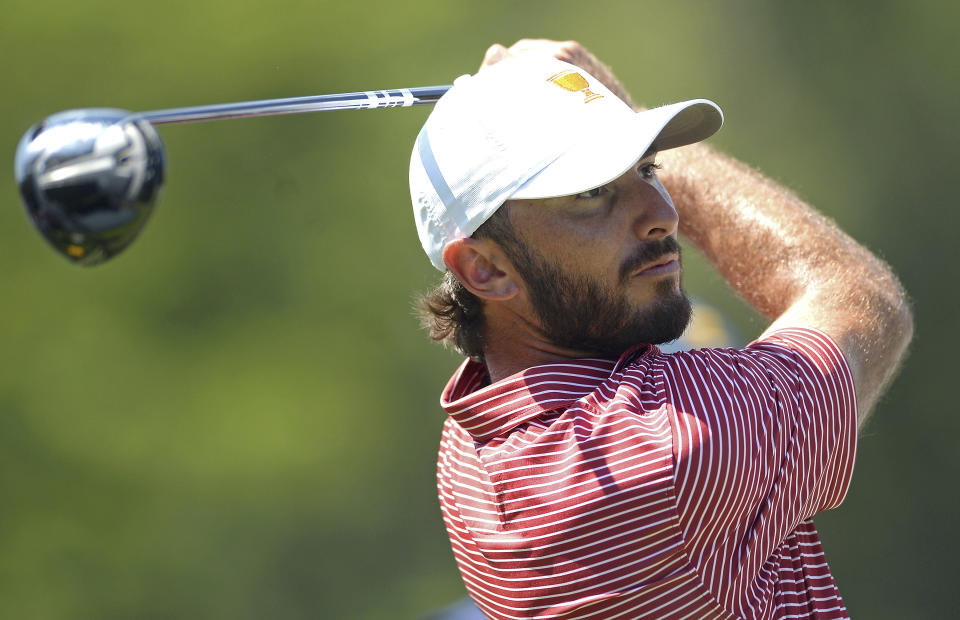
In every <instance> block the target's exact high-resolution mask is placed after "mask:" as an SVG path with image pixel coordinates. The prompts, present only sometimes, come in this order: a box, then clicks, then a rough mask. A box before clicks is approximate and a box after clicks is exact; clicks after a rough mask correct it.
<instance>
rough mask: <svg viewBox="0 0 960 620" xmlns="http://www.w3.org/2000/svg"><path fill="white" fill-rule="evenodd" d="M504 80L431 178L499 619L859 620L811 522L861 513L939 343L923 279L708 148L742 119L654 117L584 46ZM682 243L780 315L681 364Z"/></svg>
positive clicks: (425, 192)
mask: <svg viewBox="0 0 960 620" xmlns="http://www.w3.org/2000/svg"><path fill="white" fill-rule="evenodd" d="M483 65H484V66H483V67H481V69H480V71H478V72H477V74H476V75H473V76H465V77H462V78H460V79H458V80H457V81H456V82H455V85H454V87H453V88H452V89H451V90H450V91H449V92H448V93H447V94H446V95H445V96H444V97H443V98H442V99H441V100H440V101H439V102H438V104H437V105H436V107H435V109H434V110H433V112H432V113H431V115H430V117H429V118H428V120H427V121H426V123H425V124H424V127H423V129H422V130H421V132H420V134H419V135H418V137H417V140H416V143H415V145H414V148H413V157H412V161H411V166H410V187H411V194H412V199H413V208H414V214H415V219H416V223H417V229H418V232H419V236H420V241H421V243H422V245H423V248H424V250H425V251H426V253H427V256H428V257H429V259H430V261H431V262H432V263H433V265H434V266H435V267H436V268H437V269H439V270H441V271H443V279H442V281H441V283H440V285H439V286H438V287H437V288H436V289H435V290H434V291H432V292H430V293H429V294H427V295H426V296H425V297H424V300H423V307H424V308H425V316H426V321H427V323H428V325H429V328H430V333H431V336H432V337H433V338H434V339H435V340H438V341H444V342H447V343H450V344H451V345H453V346H455V347H456V348H457V349H458V350H459V351H461V352H462V353H463V354H464V355H465V356H466V357H467V359H466V360H465V361H464V363H463V365H462V366H460V367H459V369H457V371H456V372H455V373H454V374H453V376H452V378H451V379H450V381H449V383H447V385H446V388H445V389H444V390H443V393H442V396H441V404H442V406H443V408H444V409H445V410H446V412H447V413H448V414H449V416H448V418H447V420H446V423H445V425H444V429H443V436H442V442H441V446H440V456H439V463H438V482H439V485H438V488H439V495H440V503H441V508H442V511H443V517H444V521H445V524H446V528H447V532H448V534H449V537H450V543H451V545H452V548H453V553H454V556H455V558H456V561H457V564H458V566H459V568H460V572H461V575H462V577H463V581H464V583H465V584H466V587H467V590H468V591H469V593H470V596H471V598H472V599H473V601H474V602H475V603H476V605H477V606H478V607H479V608H480V610H482V612H483V613H484V614H485V615H486V616H488V617H490V618H504V619H506V618H585V619H586V618H589V619H592V620H596V619H602V618H624V619H630V618H808V617H809V618H845V617H847V611H846V609H845V607H844V603H843V600H842V598H841V596H840V593H839V592H838V590H837V587H836V585H835V583H834V580H833V577H832V576H831V573H830V569H829V567H828V565H827V562H826V559H825V557H824V553H823V549H822V548H821V545H820V539H819V536H818V534H817V530H816V528H815V527H814V524H813V522H812V521H811V518H812V517H813V516H814V515H815V514H817V513H818V512H820V511H821V510H826V509H829V508H832V507H835V506H838V505H839V504H840V503H841V502H842V501H843V498H844V495H845V494H846V492H847V488H848V486H849V484H850V478H851V474H852V472H853V465H854V454H855V451H856V443H857V428H858V425H862V424H863V423H864V420H866V418H867V416H868V415H869V413H870V411H871V410H872V409H873V407H874V405H875V404H876V402H877V399H878V398H879V397H880V395H881V393H882V391H883V389H884V388H885V386H886V385H887V384H888V383H889V381H890V380H891V378H892V377H893V375H894V374H895V371H896V370H897V367H898V364H899V361H900V359H901V357H902V356H903V355H904V351H905V349H906V347H907V344H908V342H909V340H910V338H911V334H912V318H911V313H910V310H909V306H908V302H907V300H906V298H905V295H904V293H903V291H902V290H901V287H900V285H899V284H898V282H897V279H896V277H895V276H894V275H893V274H892V273H891V272H890V269H889V268H888V267H887V266H886V265H885V264H884V263H883V262H882V261H881V260H879V259H878V258H877V257H875V256H873V255H872V254H871V253H870V252H869V251H867V250H866V249H865V248H864V247H862V246H860V245H859V244H857V242H855V241H854V240H853V239H851V238H850V237H848V236H847V235H846V234H844V233H843V232H842V231H841V230H839V229H838V228H837V227H836V226H835V225H834V224H833V223H832V222H830V221H829V220H827V219H826V218H824V217H823V216H822V215H820V214H819V213H817V212H816V211H815V210H814V209H812V208H811V207H810V206H808V205H806V204H805V203H804V202H802V201H801V200H800V199H799V198H797V197H796V196H795V195H794V194H792V193H790V192H789V191H788V190H786V189H784V188H782V187H780V186H779V185H777V184H776V183H774V182H773V181H771V180H769V179H767V178H764V177H763V176H761V175H760V174H758V173H757V172H755V171H753V170H751V169H750V168H749V167H747V166H745V165H743V164H741V163H739V162H737V161H735V160H733V159H731V158H729V157H727V156H725V155H722V154H720V153H718V152H716V151H714V150H712V149H710V148H709V147H706V146H703V145H700V144H696V143H698V142H700V141H701V140H704V139H706V138H708V137H709V136H710V135H712V134H713V133H714V132H716V131H717V130H718V129H719V128H720V126H721V124H722V122H723V116H722V113H721V111H720V109H719V108H718V107H717V106H716V105H715V104H714V103H712V102H710V101H707V100H703V99H698V100H693V101H685V102H681V103H675V104H672V105H668V106H664V107H659V108H653V109H649V110H642V111H638V110H635V109H634V108H633V107H631V105H630V103H629V102H630V98H629V96H628V95H627V94H626V93H625V92H624V91H623V90H622V88H621V87H620V86H619V84H618V82H617V80H616V78H615V77H614V76H613V75H612V74H611V73H610V71H609V70H608V69H607V68H606V67H605V66H603V65H602V64H601V63H599V62H598V61H597V59H596V58H594V57H593V56H592V55H590V54H589V53H588V52H587V51H586V50H585V49H584V48H583V47H582V46H580V45H579V44H577V43H574V42H566V43H559V42H553V41H543V40H523V41H520V42H518V43H517V44H515V45H514V46H513V47H511V48H509V49H506V48H504V47H502V46H499V45H495V46H493V47H491V48H490V50H488V52H487V55H486V58H485V59H484V63H483ZM785 122H789V120H788V119H785ZM783 146H784V148H789V145H783ZM678 233H683V234H684V235H685V237H686V238H687V239H689V241H690V242H691V243H692V244H693V245H695V246H696V247H697V248H698V249H699V251H700V252H702V253H703V254H704V255H705V256H706V257H707V259H709V260H710V262H711V263H712V264H713V265H714V266H715V267H716V269H717V271H718V272H719V273H720V274H721V275H722V276H723V278H724V279H726V281H727V282H729V284H730V285H731V286H732V287H733V288H734V289H735V290H736V291H737V292H738V293H739V294H740V295H742V296H743V297H744V299H746V300H747V301H748V302H749V303H750V304H751V305H752V306H753V307H754V308H756V309H757V311H759V312H760V313H761V314H763V315H764V316H766V317H768V318H769V319H770V321H771V324H770V326H769V327H768V328H767V329H766V331H764V332H763V334H762V335H761V336H760V337H759V338H758V339H757V340H755V341H754V342H752V343H750V344H749V345H747V346H746V347H745V348H743V349H700V350H694V351H689V352H681V353H674V354H664V353H662V352H660V350H659V349H658V348H657V346H656V345H657V344H659V343H665V342H669V341H671V340H674V339H676V338H678V337H679V336H680V335H681V333H682V332H683V330H684V328H685V326H686V325H687V322H688V320H689V318H690V303H689V301H688V300H687V297H686V295H685V294H684V290H683V288H682V286H681V275H682V267H681V266H682V262H681V248H680V245H679V243H678V241H677V237H678Z"/></svg>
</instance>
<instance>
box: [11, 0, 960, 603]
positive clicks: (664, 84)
mask: <svg viewBox="0 0 960 620" xmlns="http://www.w3.org/2000/svg"><path fill="white" fill-rule="evenodd" d="M958 7H960V5H957V4H956V3H947V2H936V3H934V2H911V3H907V2H889V1H884V0H877V1H873V2H851V3H842V4H841V3H834V2H803V3H800V2H791V3H786V2H782V3H776V2H715V3H699V2H687V1H678V2H672V3H662V2H661V3H651V2H641V1H636V0H634V1H631V2H594V3H586V2H582V1H580V2H510V3H498V2H483V3H481V2H471V3H467V2H452V1H446V2H442V1H439V0H434V1H422V2H412V3H378V2H364V3H360V2H342V3H341V2H337V3H330V2H267V1H265V0H238V1H234V2H223V1H218V0H192V1H190V2H187V1H184V0H178V1H171V2H163V3H155V2H149V3H148V2H136V1H135V2H119V1H116V0H87V1H86V2H56V1H54V2H39V1H36V0H32V1H29V2H28V1H27V0H4V3H3V11H2V14H0V66H2V69H3V72H2V77H3V85H4V87H3V93H4V96H3V98H2V101H0V110H2V114H0V119H2V121H0V143H2V144H4V145H6V149H7V151H6V152H7V154H8V157H9V170H11V172H10V173H9V174H8V175H6V176H5V177H3V178H2V180H0V182H2V188H0V189H2V196H3V203H4V207H3V209H0V266H2V268H0V291H2V300H3V301H2V304H0V330H2V331H0V334H2V338H0V370H2V372H0V617H4V618H31V619H32V618H38V619H45V618H54V619H58V618H80V619H87V618H90V619H94V618H144V619H146V618H284V619H287V618H289V619H297V618H360V619H380V618H384V619H387V618H417V617H419V616H421V615H422V614H424V613H425V612H427V611H429V610H431V609H433V608H436V607H439V606H442V605H444V604H446V603H449V602H451V601H453V600H455V599H457V598H459V597H460V596H462V595H463V588H462V585H461V582H460V578H459V575H458V573H457V571H456V568H455V565H454V562H453V558H452V554H451V553H450V551H449V548H448V543H447V540H446V536H445V533H444V530H443V526H442V522H441V518H440V514H439V509H438V506H437V500H436V497H435V490H434V464H435V454H436V446H437V443H438V440H439V432H440V426H441V423H442V421H443V413H442V411H441V410H440V409H439V407H438V405H437V401H438V396H439V391H440V389H441V387H442V386H443V384H444V382H445V381H446V379H447V377H448V376H449V373H450V372H451V371H452V369H453V368H454V366H455V365H456V363H457V362H458V360H457V358H456V356H454V355H453V354H452V353H449V352H446V351H444V350H442V349H440V348H439V347H436V346H434V345H432V344H430V343H429V342H428V341H427V340H426V338H425V336H424V334H423V333H422V332H421V331H420V330H419V328H418V326H417V322H416V320H415V319H414V317H413V314H412V311H411V305H412V299H413V295H414V293H415V292H417V291H422V290H424V289H426V288H427V287H428V286H429V285H430V284H431V283H432V282H433V281H434V279H435V278H436V272H434V271H433V270H432V268H431V267H430V265H429V263H428V262H427V260H426V258H425V257H424V256H423V255H422V252H421V250H420V248H419V245H418V244H417V241H416V234H415V230H414V226H413V223H412V218H411V214H410V206H409V198H408V193H407V164H408V158H409V153H410V148H411V146H412V143H413V139H414V137H415V136H416V132H417V131H418V129H419V126H420V124H421V123H422V122H423V120H424V118H425V117H426V114H427V113H428V110H427V109H424V108H417V109H412V110H385V111H377V112H338V113H329V114H320V115H303V116H287V117H278V118H265V119H248V120H238V121H231V122H224V123H211V124H198V125H174V126H168V127H164V128H162V130H161V135H162V136H163V139H164V141H165V143H166V148H167V156H168V177H167V178H168V180H167V185H166V188H165V191H164V193H163V194H162V196H161V200H160V203H159V206H158V208H157V210H156V212H155V214H154V216H153V219H152V221H151V222H150V225H149V226H148V228H147V229H146V231H145V233H144V234H143V235H142V237H141V238H140V240H139V241H138V242H137V243H136V244H135V245H134V246H133V247H132V248H131V249H130V250H129V251H128V252H127V253H126V254H124V255H122V256H121V257H119V258H118V259H116V260H115V261H114V262H111V263H108V264H105V265H103V266H100V267H97V268H93V269H89V270H84V269H81V268H76V267H72V266H70V265H68V264H67V263H66V262H65V261H64V260H63V259H62V258H60V257H59V256H58V255H56V254H54V253H53V251H52V250H50V249H49V248H48V247H47V246H46V245H45V243H44V242H43V241H42V240H41V239H40V237H39V236H38V235H36V234H34V232H33V230H32V229H31V226H30V225H29V223H28V221H27V219H26V217H25V216H24V213H23V210H22V209H21V206H20V201H19V196H18V194H17V191H16V188H15V187H14V183H13V179H12V161H13V153H14V149H15V146H16V143H17V141H18V140H19V138H20V136H21V134H22V133H23V132H24V131H25V130H26V129H27V127H29V126H30V125H31V124H32V123H33V122H35V121H37V120H39V119H41V118H43V117H44V116H46V115H48V114H51V113H53V112H55V111H58V110H62V109H67V108H77V107H86V106H113V107H121V108H126V109H130V110H149V109H156V108H164V107H174V106H181V105H193V104H203V103H216V102H224V101H235V100H244V99H256V98H266V97H283V96H294V95H307V94H316V93H326V92H341V91H353V90H366V89H377V88H396V87H407V86H427V85H434V84H446V83H449V82H450V81H451V80H452V79H453V78H454V77H456V76H457V75H460V74H463V73H469V72H472V71H474V70H475V67H476V66H477V64H478V63H479V61H480V58H481V56H482V54H483V51H484V50H485V49H486V47H487V46H488V45H489V44H490V43H493V42H502V43H505V44H510V43H512V42H513V41H514V40H516V39H517V38H520V37H523V36H536V37H550V38H561V39H567V38H574V39H578V40H580V41H582V42H583V43H584V44H585V45H586V46H587V47H588V48H590V49H591V50H592V51H594V52H595V53H596V54H597V55H598V56H599V57H601V58H602V59H603V60H605V61H606V62H607V63H609V64H610V65H611V66H612V67H613V68H614V69H615V71H616V72H617V73H618V75H619V76H620V78H621V79H622V81H623V82H624V83H625V84H626V85H627V87H628V88H629V90H630V91H631V92H632V93H633V95H634V98H635V99H636V100H637V101H638V102H643V103H646V104H648V105H654V104H660V103H666V102H670V101H674V100H679V99H682V98H690V97H710V98H712V99H714V100H716V101H717V102H719V103H720V104H721V106H722V107H723V108H724V111H725V113H726V118H727V125H726V127H725V128H724V130H723V131H722V132H720V134H718V135H717V137H716V138H715V139H713V144H714V145H715V146H717V147H718V148H721V149H723V150H726V151H728V152H730V153H732V154H734V155H736V156H738V157H740V158H741V159H743V160H745V161H746V162H748V163H750V164H752V165H754V166H756V167H758V168H760V169H761V170H763V171H764V172H765V173H767V174H769V175H770V176H772V177H774V178H776V179H778V180H781V181H783V182H784V183H786V184H788V185H789V186H790V187H792V188H794V189H795V190H796V191H797V192H798V193H799V194H800V195H801V196H803V197H804V198H806V199H808V200H809V201H810V202H812V203H813V204H815V205H817V206H818V207H819V208H820V209H821V210H822V211H824V212H825V213H827V214H828V215H829V216H831V217H833V218H835V219H836V220H837V221H838V222H839V223H840V225H841V226H843V227H844V228H845V229H846V230H848V231H849V232H850V233H851V234H852V235H853V236H854V237H856V238H857V239H859V240H860V241H862V242H863V243H865V244H866V245H868V246H869V247H871V248H872V249H874V250H875V251H876V252H878V253H879V254H880V255H881V256H882V257H884V258H885V259H886V260H888V261H889V262H890V263H891V264H892V265H893V266H894V268H895V270H896V271H897V273H898V274H899V275H900V276H901V278H902V279H903V281H904V283H905V285H906V287H907V289H908V290H909V292H910V293H911V295H912V296H913V298H914V300H915V305H916V317H917V324H918V337H917V340H916V343H915V346H914V347H913V352H912V356H911V357H910V359H909V360H908V362H907V364H906V366H905V367H904V370H903V373H902V375H901V376H900V378H899V380H898V381H897V383H896V384H895V386H894V388H893V389H892V390H891V392H890V394H889V397H888V398H886V400H885V401H884V402H883V403H882V404H881V406H880V407H879V410H878V411H877V413H876V415H875V418H874V421H873V422H872V423H871V424H870V426H869V427H868V428H867V430H866V431H865V432H864V433H863V437H862V440H861V443H860V454H859V461H858V465H857V472H856V475H855V477H854V482H853V487H852V489H851V491H850V494H849V496H848V498H847V501H846V503H845V504H844V506H843V507H841V508H840V509H837V510H835V511H832V512H830V513H827V514H824V515H821V516H820V517H819V518H818V524H819V526H820V528H821V533H822V536H823V539H824V543H825V548H826V551H827V557H828V559H829V560H830V562H831V565H832V567H833V571H834V574H835V576H836V578H837V581H838V583H839V586H840V589H841V592H842V593H843V595H844V597H845V600H846V603H847V606H848V608H849V610H850V611H851V613H852V614H853V616H854V617H857V618H907V617H910V618H937V617H950V616H954V615H955V614H956V613H957V603H956V595H955V594H954V593H953V587H954V582H955V578H956V576H957V570H956V562H955V557H956V552H957V545H956V538H955V535H954V533H955V526H956V512H957V508H958V506H957V500H956V495H957V490H958V488H957V487H958V483H957V479H958V467H957V454H958V450H957V448H958V438H957V437H958V430H960V423H958V420H957V406H956V405H955V397H954V392H955V388H956V379H954V375H955V374H956V372H957V364H956V362H955V361H954V360H955V351H956V349H957V346H958V342H957V338H956V336H955V322H956V319H957V316H958V311H960V307H958V297H960V296H958V292H957V285H958V277H957V276H958V269H957V250H956V247H957V244H956V241H955V239H954V236H955V234H954V233H955V230H956V229H957V228H958V226H960V217H958V214H957V209H956V201H957V200H956V195H957V193H956V189H955V187H954V185H955V184H956V182H957V173H956V172H955V167H956V162H957V157H956V151H955V145H956V144H957V142H958V141H960V130H958V122H957V102H958V101H960V97H958V88H960V80H957V77H956V76H957V74H956V72H955V71H956V62H957V60H958V58H960V47H958V45H957V38H956V34H955V27H956V23H957V22H958V18H960V8H958ZM505 94H506V93H505ZM687 270H688V275H687V286H688V289H689V290H690V291H691V292H693V293H694V294H695V295H697V297H699V298H700V299H703V300H706V301H708V302H710V303H711V304H713V305H714V306H716V307H717V308H720V309H721V310H722V311H723V312H724V313H725V314H726V315H727V316H728V318H729V319H730V320H731V321H732V322H733V323H734V324H735V325H736V326H737V328H738V330H739V331H740V332H741V333H742V334H744V335H745V336H746V337H748V338H749V337H753V336H755V335H757V334H758V333H759V332H760V331H761V330H762V329H763V327H764V324H763V322H762V321H761V320H760V319H759V318H758V317H757V316H756V315H755V314H753V313H752V312H751V311H750V310H749V309H748V308H747V307H746V306H745V305H744V304H743V303H742V302H740V301H739V300H738V299H736V298H735V297H734V296H733V295H732V294H731V293H730V292H729V291H728V290H727V289H726V288H725V285H724V284H723V283H722V282H721V281H720V279H719V278H718V277H717V276H716V275H714V274H713V273H712V272H711V271H710V270H709V269H708V268H707V267H706V266H705V265H704V263H703V261H702V260H700V259H698V257H696V256H695V253H693V252H690V253H688V259H687Z"/></svg>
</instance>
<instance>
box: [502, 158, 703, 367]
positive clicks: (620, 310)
mask: <svg viewBox="0 0 960 620" xmlns="http://www.w3.org/2000/svg"><path fill="white" fill-rule="evenodd" d="M510 219H511V222H512V224H513V227H514V229H515V231H516V238H515V240H514V242H509V243H506V244H504V246H505V247H504V250H505V252H506V253H507V255H508V256H509V257H510V259H511V261H512V262H513V264H514V267H515V268H516V269H517V272H518V274H519V275H520V276H521V278H522V279H523V281H524V284H525V285H526V286H525V289H526V292H527V297H528V298H529V301H530V306H531V307H532V309H533V311H534V313H535V315H536V319H537V323H538V324H539V326H540V328H541V329H542V331H543V333H544V335H545V336H546V338H547V339H548V340H549V341H550V342H551V343H553V344H554V345H557V346H560V347H563V348H566V349H571V350H575V351H578V352H586V353H591V354H598V355H601V356H605V357H617V356H619V355H620V354H621V353H623V351H624V350H626V349H627V348H629V347H631V346H633V345H635V344H639V343H641V342H650V343H657V344H659V343H663V342H668V341H670V340H675V339H676V338H678V337H680V335H681V334H682V333H683V330H684V329H685V328H686V325H687V323H688V322H689V319H690V302H689V300H688V299H687V297H686V295H685V294H684V292H683V289H682V288H681V286H680V246H679V244H678V243H677V241H676V232H677V221H678V217H677V212H676V209H675V208H674V206H673V203H672V202H671V200H670V196H669V195H668V194H667V192H666V189H664V187H663V186H662V185H661V184H660V181H659V180H658V179H657V178H656V169H655V164H654V158H653V156H650V157H645V158H644V159H641V160H640V161H639V162H637V164H636V166H634V168H632V169H631V170H630V171H629V172H627V173H626V174H624V175H623V176H621V177H620V178H618V179H616V180H615V181H613V182H611V183H609V184H607V185H604V186H603V187H600V188H596V189H594V190H590V191H587V192H583V193H581V194H577V195H575V196H564V197H561V198H551V199H546V200H527V201H513V202H511V203H510Z"/></svg>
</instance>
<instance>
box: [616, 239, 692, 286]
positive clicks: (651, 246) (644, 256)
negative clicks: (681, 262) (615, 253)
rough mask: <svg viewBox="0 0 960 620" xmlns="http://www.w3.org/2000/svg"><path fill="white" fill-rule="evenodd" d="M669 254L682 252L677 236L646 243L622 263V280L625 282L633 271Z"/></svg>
mask: <svg viewBox="0 0 960 620" xmlns="http://www.w3.org/2000/svg"><path fill="white" fill-rule="evenodd" d="M667 254H677V255H680V254H681V250H680V242H679V241H677V238H676V237H664V238H663V239H657V240H655V241H648V242H646V243H644V244H643V245H641V246H640V247H638V248H637V250H636V251H635V252H634V253H633V254H631V255H630V256H629V257H628V258H627V259H626V260H624V261H623V263H622V264H621V265H620V282H621V283H625V282H626V281H627V280H628V279H629V278H630V275H631V274H632V273H633V272H635V271H636V270H638V269H640V268H641V267H643V266H644V265H647V264H649V263H651V262H654V261H656V260H657V259H658V258H661V257H662V256H665V255H667Z"/></svg>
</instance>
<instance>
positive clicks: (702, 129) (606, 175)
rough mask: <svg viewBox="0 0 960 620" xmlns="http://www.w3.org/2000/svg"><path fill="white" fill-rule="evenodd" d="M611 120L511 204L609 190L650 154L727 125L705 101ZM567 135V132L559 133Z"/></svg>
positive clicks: (517, 193) (529, 184) (538, 176)
mask: <svg viewBox="0 0 960 620" xmlns="http://www.w3.org/2000/svg"><path fill="white" fill-rule="evenodd" d="M617 116H618V117H617V118H615V119H608V122H606V123H605V124H604V125H602V126H598V127H596V128H595V129H594V130H593V131H591V132H590V135H589V136H585V137H584V138H583V139H582V140H577V141H574V142H572V143H571V146H570V148H568V149H566V150H565V151H564V152H563V153H562V154H561V155H560V156H559V157H557V159H555V160H553V162H551V163H550V164H548V165H547V166H546V167H545V168H544V169H543V170H541V171H540V172H539V173H537V174H536V175H534V176H533V177H532V178H531V179H530V180H528V181H527V182H526V183H524V184H523V185H522V186H521V187H520V188H519V189H517V191H515V192H514V193H513V194H512V195H511V199H532V198H553V197H556V196H569V195H573V194H579V193H580V192H583V191H586V190H589V189H593V188H595V187H600V186H601V185H605V184H607V183H609V182H610V181H613V180H614V179H616V178H618V177H620V176H621V175H622V174H623V173H625V172H626V171H627V170H629V169H630V167H631V166H633V165H634V163H636V161H637V160H638V159H640V158H641V157H642V156H643V155H644V153H646V152H647V151H664V150H667V149H672V148H676V147H678V146H684V145H687V144H693V143H694V142H699V141H701V140H705V139H706V138H709V137H710V136H712V135H713V134H714V133H716V132H717V130H719V129H720V127H721V126H722V125H723V112H721V110H720V108H719V107H718V106H717V105H716V104H715V103H713V102H712V101H708V100H706V99H693V100H690V101H681V102H679V103H674V104H671V105H666V106H662V107H659V108H653V109H651V110H645V111H643V112H637V113H635V114H631V115H630V116H627V117H623V116H619V115H617ZM560 129H561V130H562V128H560Z"/></svg>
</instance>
